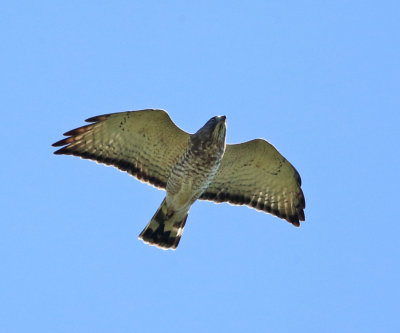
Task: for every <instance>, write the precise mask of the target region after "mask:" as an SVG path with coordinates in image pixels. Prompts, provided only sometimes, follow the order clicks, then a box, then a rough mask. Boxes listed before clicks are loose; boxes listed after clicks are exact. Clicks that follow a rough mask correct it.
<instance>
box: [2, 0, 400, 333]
mask: <svg viewBox="0 0 400 333" xmlns="http://www.w3.org/2000/svg"><path fill="white" fill-rule="evenodd" d="M0 15H1V20H0V37H1V48H2V51H1V53H0V60H1V77H2V79H1V81H0V88H1V115H2V117H1V127H2V129H1V131H0V139H1V148H0V149H1V156H2V157H1V158H2V166H1V171H2V172H1V173H0V181H1V188H0V196H1V200H0V205H1V210H0V211H1V213H0V214H1V215H0V216H1V219H0V235H1V236H0V237H1V240H0V258H1V264H0V331H1V332H8V333H13V332H41V333H43V332H66V333H67V332H68V333H70V332H274V333H281V332H308V333H309V332H400V319H399V315H400V305H399V298H400V292H399V279H400V267H399V255H400V251H399V233H400V221H399V202H398V199H399V193H398V188H399V185H400V181H399V163H400V154H399V143H400V135H399V120H400V116H399V110H400V97H399V92H400V79H399V77H400V52H399V51H400V38H399V31H400V23H399V22H400V4H399V2H398V1H384V0H383V1H368V0H363V1H357V0H354V1H349V0H335V1H315V0H314V1H267V0H266V1H13V2H11V1H9V2H6V3H3V4H2V6H1V13H0ZM143 108H163V109H166V110H167V111H168V112H169V114H170V116H171V118H172V119H173V120H174V122H175V123H176V124H177V125H178V126H179V127H181V128H182V129H184V130H186V131H188V132H194V131H196V130H197V129H198V128H200V127H201V126H202V125H203V124H204V123H205V122H206V121H207V120H208V119H209V118H210V117H212V116H214V115H222V114H224V115H226V116H227V123H228V134H227V142H228V143H238V142H243V141H247V140H250V139H253V138H259V137H262V138H265V139H267V140H268V141H269V142H271V143H272V144H274V145H275V146H276V147H277V148H278V150H279V151H280V152H281V153H282V154H283V155H284V156H285V157H286V158H287V159H288V160H289V161H290V162H291V163H292V164H294V166H295V167H296V168H297V169H298V171H299V172H300V174H301V176H302V179H303V190H304V193H305V196H306V203H307V208H306V211H305V213H306V222H305V223H303V224H302V226H301V227H300V228H294V227H293V226H292V225H290V224H289V223H287V222H285V221H282V220H280V219H278V218H275V217H273V216H271V215H268V214H264V213H261V212H257V211H255V210H252V209H249V208H246V207H234V206H230V205H228V204H221V205H215V204H213V203H211V202H196V203H195V204H194V206H193V207H192V209H191V212H190V214H189V218H188V222H187V224H186V228H185V232H184V234H183V237H182V240H181V243H180V245H179V247H178V249H177V250H176V251H162V250H159V249H157V248H154V247H150V246H148V245H145V244H143V243H142V242H141V241H139V240H138V239H137V236H138V234H139V233H140V231H141V230H142V229H143V228H144V226H145V225H146V224H147V223H148V221H149V220H150V218H151V217H152V216H153V214H154V212H155V211H156V209H157V208H158V206H159V204H160V203H161V201H162V199H163V197H164V192H163V191H159V190H156V189H154V188H153V187H151V186H148V185H146V184H143V183H140V182H139V181H137V180H135V179H134V178H132V177H130V176H129V175H127V174H125V173H122V172H119V171H117V170H116V169H114V168H110V167H105V166H102V165H97V164H95V163H93V162H91V161H87V160H81V159H79V158H76V157H70V156H55V155H53V154H52V153H53V151H54V149H53V148H52V147H51V144H52V143H53V142H55V141H57V140H59V139H61V138H62V133H64V132H66V131H67V130H70V129H72V128H75V127H78V126H81V125H83V124H84V122H83V120H84V119H86V118H88V117H91V116H95V115H99V114H104V113H112V112H119V111H125V110H137V109H143Z"/></svg>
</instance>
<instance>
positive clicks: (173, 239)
mask: <svg viewBox="0 0 400 333" xmlns="http://www.w3.org/2000/svg"><path fill="white" fill-rule="evenodd" d="M179 215H180V216H178V214H176V215H175V214H169V215H168V214H167V203H166V201H165V199H164V201H163V202H162V203H161V206H160V208H158V210H157V212H156V213H155V214H154V216H153V218H152V219H151V221H150V222H149V224H148V225H147V226H146V228H144V230H143V231H142V232H141V233H140V235H139V239H141V240H143V242H145V243H147V244H150V245H155V246H157V247H160V248H162V249H165V250H166V249H176V247H177V246H178V244H179V241H180V240H181V236H182V232H183V228H184V227H185V223H186V219H187V217H188V213H187V214H186V215H184V216H183V217H182V215H181V214H179Z"/></svg>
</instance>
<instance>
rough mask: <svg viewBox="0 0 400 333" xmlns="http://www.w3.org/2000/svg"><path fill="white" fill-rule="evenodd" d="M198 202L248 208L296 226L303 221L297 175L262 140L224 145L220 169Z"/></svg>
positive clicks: (302, 202)
mask: <svg viewBox="0 0 400 333" xmlns="http://www.w3.org/2000/svg"><path fill="white" fill-rule="evenodd" d="M200 199H203V200H212V201H215V202H229V203H231V204H236V205H247V206H249V207H253V208H255V209H257V210H263V211H266V212H268V213H271V214H273V215H276V216H278V217H280V218H283V219H285V220H287V221H288V222H290V223H292V224H293V225H295V226H299V225H300V223H299V221H304V219H305V218H304V208H305V200H304V195H303V191H302V190H301V179H300V175H299V173H298V172H297V171H296V169H295V168H294V167H293V166H292V165H291V164H290V163H289V162H288V161H287V160H286V159H285V158H284V157H283V156H282V155H281V154H280V153H279V152H278V151H277V150H276V149H275V147H274V146H272V145H271V144H269V143H268V142H267V141H265V140H262V139H256V140H252V141H248V142H245V143H241V144H235V145H226V150H225V154H224V157H223V159H222V162H221V166H220V168H219V170H218V172H217V174H216V176H215V178H214V179H213V181H212V182H211V184H210V185H209V187H208V188H207V190H206V191H205V192H204V193H203V194H202V195H201V197H200Z"/></svg>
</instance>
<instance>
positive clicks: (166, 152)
mask: <svg viewBox="0 0 400 333" xmlns="http://www.w3.org/2000/svg"><path fill="white" fill-rule="evenodd" d="M86 121H88V122H90V123H92V124H90V125H86V126H83V127H80V128H77V129H74V130H71V131H69V132H67V133H65V134H64V135H66V136H69V137H68V138H66V139H63V140H60V141H58V142H56V143H54V144H53V146H54V147H59V146H64V147H63V148H61V149H59V150H57V151H56V152H55V154H64V155H75V156H80V157H82V158H87V159H91V160H95V161H97V162H100V163H104V164H107V165H113V166H115V167H117V168H118V169H120V170H122V171H127V172H129V173H130V174H131V175H133V176H135V177H136V178H138V179H140V180H142V181H145V182H148V183H150V184H152V185H154V186H156V187H160V188H165V187H166V185H167V180H168V177H169V174H170V172H171V170H172V168H173V166H174V165H175V163H176V160H177V158H178V156H180V155H181V154H182V153H183V152H184V150H185V149H186V147H187V145H188V142H189V134H188V133H186V132H185V131H182V130H181V129H180V128H178V127H177V126H176V125H175V124H174V123H173V122H172V120H171V118H170V117H169V115H168V113H167V112H165V111H164V110H152V109H149V110H140V111H128V112H119V113H112V114H106V115H102V116H97V117H93V118H90V119H87V120H86Z"/></svg>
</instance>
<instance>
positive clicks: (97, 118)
mask: <svg viewBox="0 0 400 333" xmlns="http://www.w3.org/2000/svg"><path fill="white" fill-rule="evenodd" d="M109 116H110V114H102V115H100V116H95V117H91V118H88V119H85V121H86V122H88V123H97V122H99V121H103V120H106V119H107V118H108V117H109Z"/></svg>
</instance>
